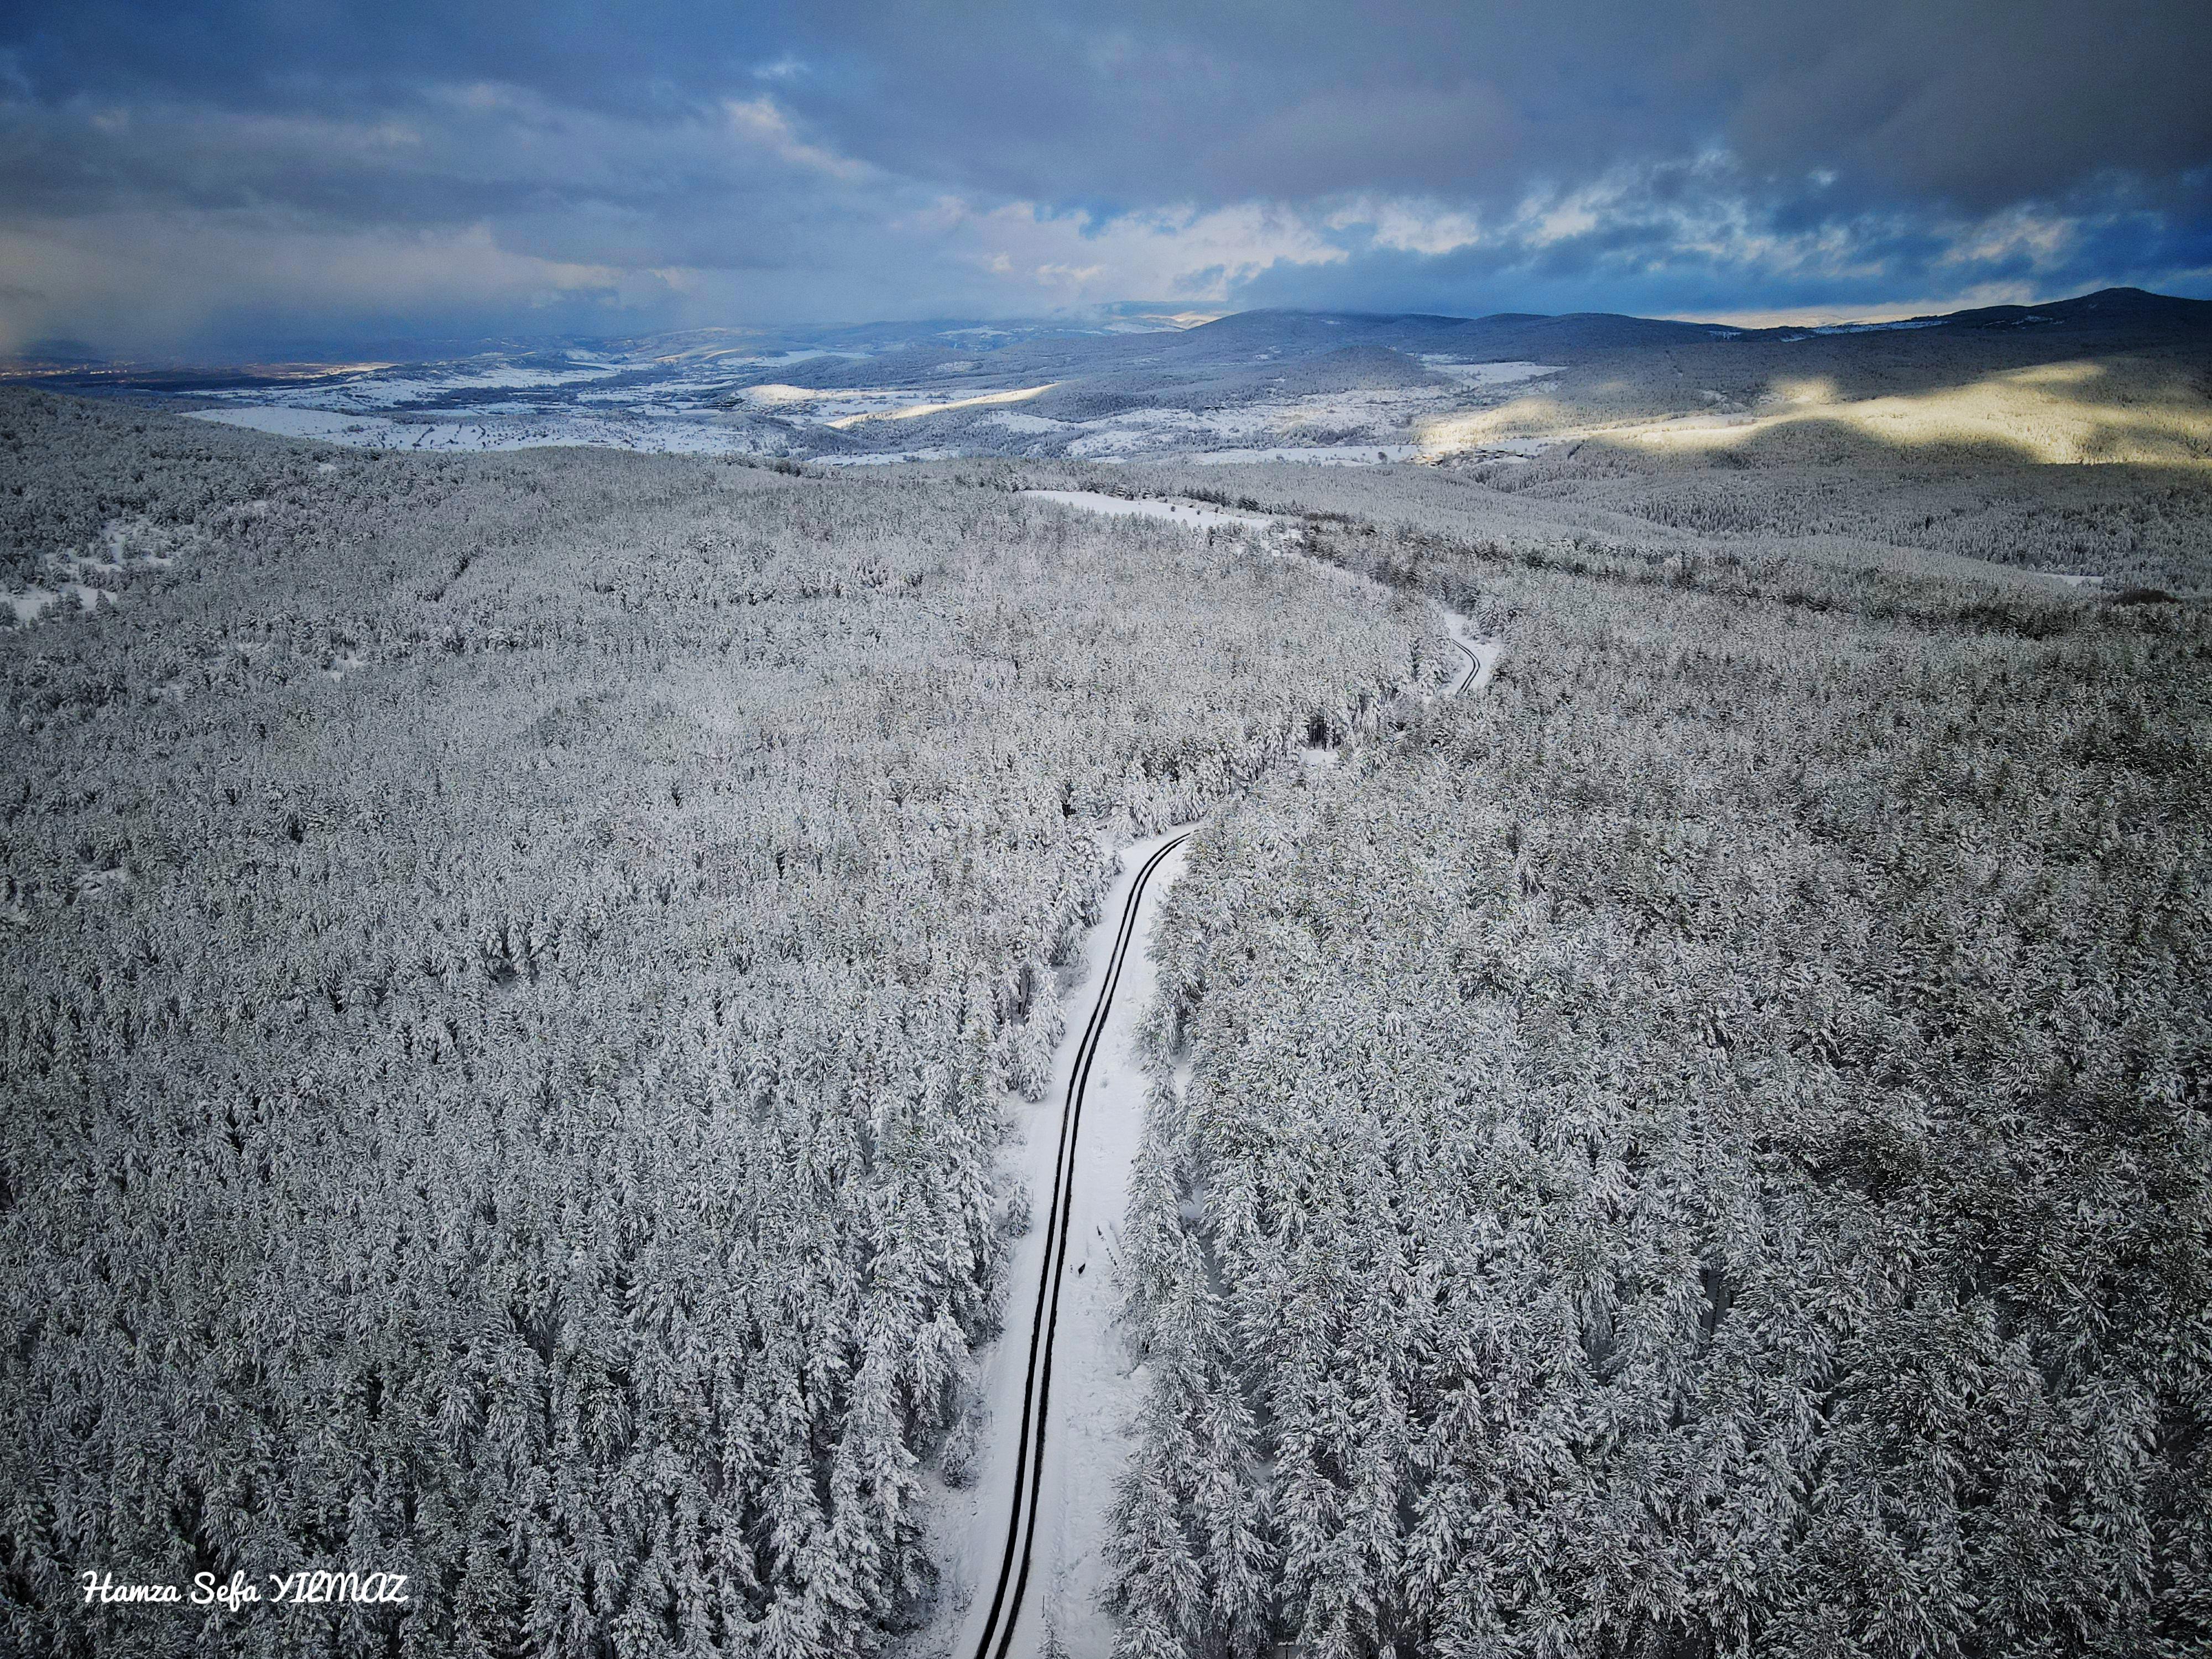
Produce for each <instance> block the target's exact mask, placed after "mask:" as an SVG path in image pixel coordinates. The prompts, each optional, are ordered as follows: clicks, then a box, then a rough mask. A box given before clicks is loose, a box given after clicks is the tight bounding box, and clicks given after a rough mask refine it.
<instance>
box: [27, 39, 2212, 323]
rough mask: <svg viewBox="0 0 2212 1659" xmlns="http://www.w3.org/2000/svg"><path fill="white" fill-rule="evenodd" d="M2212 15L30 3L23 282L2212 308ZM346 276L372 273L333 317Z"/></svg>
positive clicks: (1038, 302) (826, 299)
mask: <svg viewBox="0 0 2212 1659" xmlns="http://www.w3.org/2000/svg"><path fill="white" fill-rule="evenodd" d="M2208 16H2212V14H2208V13H2207V10H2206V9H2205V8H2204V7H2203V5H2202V4H2201V3H2190V4H2182V3H2166V0H2151V3H2138V4H2132V5H2127V4H2123V5H2118V6H2114V7H2108V8H2106V9H2101V10H2097V11H2093V12H2092V11H2088V10H2086V9H2081V8H2078V7H2069V8H2061V7H2058V6H2055V5H2044V4H2021V5H2009V6H2003V7H1998V6H1990V5H1962V4H1958V3H1933V4H1930V3H1901V0H1842V3H1837V4H1832V5H1828V6H1824V7H1820V8H1813V7H1806V6H1783V7H1778V6H1773V5H1771V4H1767V5H1755V4H1735V3H1724V4H1720V5H1694V6H1693V5H1681V4H1665V3H1662V4H1632V3H1622V0H1614V3H1607V4H1592V3H1566V4H1559V5H1553V6H1549V7H1545V8H1541V9H1539V8H1533V7H1525V6H1498V7H1491V8H1466V7H1459V6H1444V5H1412V4H1404V3H1397V4H1387V3H1386V4H1380V5H1376V4H1370V5H1367V6H1364V7H1358V8H1352V7H1345V6H1340V5H1338V6H1328V7H1317V6H1305V7H1301V6H1296V5H1288V4H1284V3H1280V0H1277V3H1269V4H1264V5H1262V4H1251V3H1243V0H1238V3H1222V4H1214V5H1204V6H1193V5H1190V4H1188V3H1182V4H1154V3H1137V4H1129V5H1122V6H1118V7H1112V8H1107V7H1101V6H1098V5H1096V4H1085V5H1074V4H1044V5H1039V4H1021V5H1012V4H1009V5H996V4H963V5H958V6H939V7H919V6H915V5H911V4H867V3H842V4H836V5H812V4H796V3H794V4H785V5H770V6H753V7H708V6H700V5H697V4H682V5H678V4H666V3H642V4H640V3H631V4H627V5H624V6H623V7H620V8H605V7H600V6H586V5H582V4H576V3H568V4H558V5H546V4H543V3H537V4H489V5H478V6H455V5H453V4H451V3H446V4H424V3H410V0H399V3H387V4H382V5H378V6H375V7H368V6H349V5H343V4H334V3H327V0H325V3H313V0H303V3H289V4H278V3H272V0H262V3H251V4H247V3H231V4H223V3H214V4H202V5H196V6H192V7H188V8H184V7H173V6H159V7H157V6H151V5H137V4H121V3H115V0H88V3H79V4H76V5H72V6H68V7H55V6H41V7H32V8H25V9H19V10H17V11H15V12H14V13H13V14H12V15H9V16H6V17H5V18H0V53H4V56H0V253H4V254H5V255H7V256H8V258H9V263H10V264H14V265H16V266H18V267H19V268H20V269H21V280H20V281H18V282H15V283H14V287H15V289H21V290H24V291H35V292H39V293H43V294H46V295H47V296H48V298H49V301H52V299H53V296H54V295H56V294H58V293H60V294H66V293H68V292H70V290H71V289H73V288H82V283H83V274H84V273H86V272H91V273H93V274H94V278H95V280H94V282H93V284H92V287H93V289H94V290H96V292H91V293H88V294H87V295H86V296H85V297H84V298H83V299H82V301H81V303H79V304H78V307H77V309H78V311H80V312H83V313H86V316H85V317H84V318H82V319H77V320H76V323H75V324H73V325H72V326H73V330H74V331H83V330H84V329H86V328H93V327H96V326H97V325H98V321H99V319H98V318H97V317H96V316H93V315H92V314H91V313H95V312H98V311H99V309H100V307H103V306H104V307H109V308H110V309H111V310H112V309H114V308H118V307H121V308H124V309H128V308H129V307H131V289H130V285H129V283H128V282H127V281H125V279H124V275H123V274H115V275H114V276H113V279H112V281H111V280H106V278H104V277H101V276H100V273H102V272H113V273H125V272H127V269H128V268H129V267H130V266H131V261H132V260H133V259H134V258H137V259H139V260H140V261H141V262H142V263H143V264H145V265H146V266H147V268H149V269H152V268H155V267H156V266H158V265H159V264H161V260H160V259H159V258H157V257H156V250H155V249H154V248H151V247H148V246H141V245H140V244H139V243H138V242H137V241H134V240H133V239H134V238H143V237H145V236H148V235H152V236H155V237H156V238H159V237H160V236H161V235H163V234H167V235H171V236H173V237H174V238H175V239H176V243H177V246H178V247H179V250H180V251H181V255H182V257H180V258H179V259H178V260H176V261H174V262H173V264H174V267H175V268H174V270H173V272H172V276H171V285H172V289H173V290H176V289H179V286H180V285H181V287H182V288H190V286H191V284H192V283H207V284H211V285H212V286H213V288H214V289H220V288H221V286H222V282H223V280H224V277H223V275H222V273H223V271H224V270H226V269H227V268H228V265H229V264H234V263H235V262H236V261H237V260H239V259H240V258H246V259H249V260H250V259H251V258H252V250H253V249H254V248H255V247H256V246H266V247H267V249H268V250H269V251H270V257H269V258H266V259H264V260H263V261H261V263H262V264H264V265H265V266H267V267H268V268H269V270H267V271H264V278H265V280H263V281H262V283H261V286H260V287H258V288H257V287H256V286H255V285H254V284H253V283H246V285H245V288H244V289H243V290H242V291H240V292H237V293H233V294H230V295H228V296H227V297H225V296H223V295H220V294H216V293H210V294H208V295H203V296H202V298H203V299H204V300H206V301H208V302H209V303H213V302H214V301H216V299H222V301H223V303H226V304H229V305H231V306H233V307H236V306H239V305H245V306H246V307H252V306H253V305H258V304H269V303H275V302H276V301H278V300H279V299H283V302H284V303H285V304H287V305H289V306H292V307H294V308H295V309H302V310H305V311H307V312H312V311H313V310H314V309H315V307H316V306H317V305H318V304H323V305H325V308H327V309H329V310H330V311H331V313H332V314H333V315H336V314H337V313H343V312H344V311H346V310H347V308H348V307H355V308H358V307H360V306H362V305H363V304H373V305H375V306H381V307H383V308H384V310H385V311H386V312H388V313H390V314H392V315H394V316H396V315H398V314H400V313H408V314H413V313H417V312H422V313H425V314H428V313H430V312H435V310H436V309H437V304H438V301H437V295H436V289H437V288H438V283H436V282H435V280H434V279H433V278H432V277H431V276H430V275H429V274H428V273H430V272H431V271H433V270H435V264H436V257H437V249H438V248H439V247H440V246H443V245H445V244H447V243H450V244H451V245H452V246H453V247H455V248H458V249H461V250H463V252H457V253H455V254H454V255H453V257H454V258H456V259H457V260H458V261H459V266H458V267H457V269H459V270H460V272H461V282H462V287H463V289H465V291H466V292H467V294H468V295H470V296H471V297H470V300H469V303H470V304H471V305H472V306H478V305H480V306H482V307H488V308H489V309H490V310H492V311H496V310H497V308H498V307H499V305H500V303H501V301H500V295H501V294H502V293H505V292H508V291H509V290H512V292H513V294H515V295H519V296H524V298H520V299H518V300H517V301H516V303H525V302H526V303H528V304H530V305H534V306H538V307H540V308H541V309H543V308H544V307H546V306H548V305H550V306H552V308H553V310H555V311H558V312H560V313H561V314H562V315H563V316H565V315H567V314H568V310H572V309H574V307H575V306H577V305H584V306H586V307H587V308H588V307H592V306H597V307H601V308H602V309H605V310H607V311H608V312H609V313H610V316H611V318H613V317H616V316H617V314H618V315H619V316H622V317H629V318H630V319H633V320H637V321H641V322H649V321H653V320H660V319H672V318H676V317H678V316H690V317H695V318H703V317H705V316H708V315H709V314H719V313H732V314H736V313H744V314H746V315H749V316H751V317H756V318H758V317H764V316H767V315H769V314H771V313H775V312H779V311H780V312H782V313H785V314H794V313H805V314H808V315H813V316H817V317H828V316H833V315H840V316H848V317H850V316H857V315H861V314H866V313H874V314H884V313H895V312H898V311H912V310H919V309H925V308H926V309H929V310H936V311H942V310H945V309H946V308H952V309H965V310H969V311H974V312H1005V311H1008V310H1020V309H1027V310H1037V309H1042V308H1044V307H1046V306H1047V305H1050V304H1058V303H1066V302H1070V301H1083V300H1095V299H1101V298H1109V297H1120V296H1121V295H1122V294H1124V293H1144V294H1146V295H1150V294H1155V293H1156V294H1158V295H1162V296H1170V295H1173V294H1175V293H1177V292H1182V293H1190V294H1200V293H1207V292H1210V293H1211V294H1212V295H1214V296H1215V297H1217V298H1222V299H1231V300H1243V299H1245V298H1253V297H1270V296H1277V297H1288V296H1299V295H1305V296H1310V298H1311V299H1312V300H1313V301H1315V302H1321V301H1327V302H1329V303H1336V304H1351V305H1368V306H1396V305H1403V304H1411V303H1417V302H1418V303H1423V304H1428V305H1433V306H1437V307H1442V308H1449V309H1459V310H1465V309H1492V308H1496V307H1499V306H1502V305H1509V304H1510V305H1515V306H1522V307H1543V308H1547V309H1548V308H1558V307H1563V306H1565V305H1566V304H1568V303H1570V302H1572V303H1589V304H1601V305H1605V306H1607V307H1625V308H1638V309H1645V310H1652V309H1659V310H1693V309H1713V310H1721V309H1727V308H1729V307H1742V308H1747V309H1762V308H1773V307H1778V306H1784V305H1796V304H1803V305H1816V306H1817V305H1854V304H1856V305H1869V306H1872V305H1881V304H1885V303H1887V302H1889V301H1907V302H1909V301H1917V300H1920V299H1923V298H1929V299H1939V298H1942V297H1944V296H1945V295H1949V294H1960V295H1964V294H1971V293H1976V292H1980V291H1984V290H1987V289H1990V287H1991V286H1992V285H2000V286H2001V285H2003V284H2007V283H2025V284H2027V285H2029V286H2031V287H2038V288H2041V289H2057V288H2061V287H2065V286H2068V285H2069V284H2072V283H2075V282H2082V283H2087V282H2095V281H2099V280H2111V279H2118V278H2119V277H2121V276H2133V277H2135V278H2136V279H2138V280H2145V281H2148V282H2149V283H2152V284H2154V285H2160V284H2163V285H2166V286H2179V287H2182V288H2192V287H2193V288H2196V289H2203V287H2204V286H2205V285H2206V283H2207V282H2208V280H2212V279H2209V278H2208V271H2207V267H2208V265H2212V260H2208V259H2207V258H2206V257H2205V246H2204V244H2205V235H2204V230H2205V226H2206V223H2207V219H2206V213H2207V204H2206V181H2207V178H2208V173H2212V98H2208V97H2206V96H2205V95H2204V94H2203V87H2204V86H2205V85H2206V84H2208V83H2212V22H2208ZM441 239H443V240H442V241H441ZM317 249H320V250H322V254H321V256H319V255H318V253H317V252H316V250H317ZM196 250H197V252H195V251H196ZM318 257H327V258H339V257H346V258H352V259H354V260H356V262H357V263H356V271H357V272H359V273H361V280H360V281H359V282H355V281H353V280H352V279H350V278H341V277H339V276H332V275H328V274H326V275H325V276H324V277H323V278H322V279H320V280H322V281H323V283H324V286H325V288H326V289H328V290H329V292H328V293H326V294H325V295H324V297H323V299H322V300H320V301H319V300H318V298H317V295H316V293H315V292H314V289H315V288H316V284H317V282H318V280H319V279H318V276H317V264H316V260H317V258H318ZM196 258H197V259H198V260H199V261H200V262H201V263H199V264H195V259H196ZM364 260H365V261H366V262H367V264H366V265H365V266H364V265H362V264H359V263H358V262H360V261H364ZM379 261H382V262H383V264H385V265H386V266H388V267H389V270H387V271H386V274H385V276H382V277H380V276H377V275H376V271H375V270H374V269H373V268H374V267H376V266H377V265H378V262H379ZM2161 262H2164V263H2161ZM288 268H295V269H296V271H297V276H296V277H294V278H287V279H285V280H289V281H290V282H291V283H293V289H287V290H284V292H283V293H281V294H280V292H279V291H278V289H279V287H280V286H281V284H279V283H278V282H277V279H278V277H280V276H282V275H283V270H286V269H288ZM271 273H274V274H271ZM379 283H382V284H383V286H381V287H380V286H379ZM1115 283H1124V284H1145V285H1146V286H1145V287H1142V288H1134V289H1131V288H1123V289H1115V288H1114V287H1113V286H1112V285H1113V284H1115ZM471 284H474V285H475V286H474V287H471V286H470V285H471ZM294 290H296V291H294ZM364 294H367V295H369V296H370V297H369V298H367V299H365V298H364ZM374 295H383V296H384V297H383V298H382V299H381V300H377V299H374ZM548 295H552V296H553V299H552V300H549V299H548V297H547V296H548ZM191 310H192V306H191V296H190V295H185V294H183V293H181V292H179V291H173V292H172V293H171V294H170V295H168V296H167V302H166V303H165V304H164V305H156V306H155V307H153V308H152V309H151V311H146V312H142V313H141V315H142V319H143V318H146V317H151V318H154V319H157V320H156V323H155V324H149V327H150V328H152V329H153V330H154V331H155V332H158V331H159V330H160V329H162V328H169V329H182V328H185V326H186V323H185V319H186V318H187V317H188V315H189V313H191ZM0 314H4V316H6V317H7V318H9V319H13V320H12V323H11V324H10V325H9V326H10V328H11V330H12V331H13V332H15V334H16V335H18V336H19V337H20V336H21V334H22V333H24V332H25V331H29V330H34V329H37V328H39V327H41V326H51V327H56V328H58V327H59V326H61V325H63V324H64V323H69V322H70V321H71V317H72V313H71V312H70V307H69V306H68V305H66V304H62V303H60V302H59V301H53V303H51V304H49V305H48V306H47V307H46V312H40V310H39V307H37V306H35V305H33V306H27V305H26V304H25V303H24V302H22V301H20V300H19V299H14V298H11V299H9V301H7V302H6V308H5V311H4V313H0ZM471 314H473V313H471ZM548 314H550V313H548ZM41 319H43V322H42V321H41Z"/></svg>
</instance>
